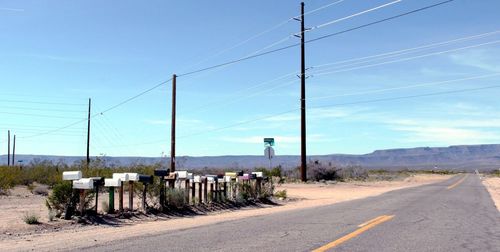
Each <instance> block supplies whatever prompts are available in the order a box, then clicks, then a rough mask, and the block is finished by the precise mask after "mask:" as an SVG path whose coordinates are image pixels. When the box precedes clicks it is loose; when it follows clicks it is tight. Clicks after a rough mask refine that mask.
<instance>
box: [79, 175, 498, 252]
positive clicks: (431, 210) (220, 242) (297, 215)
mask: <svg viewBox="0 0 500 252" xmlns="http://www.w3.org/2000/svg"><path fill="white" fill-rule="evenodd" d="M166 225H168V224H167V223H166ZM83 250H85V251H117V250H118V251H124V250H127V251H184V252H185V251H287V252H290V251H313V250H315V251H500V213H499V212H498V210H497V209H496V207H495V206H494V203H493V201H492V200H491V198H490V196H489V194H488V192H487V191H486V189H485V188H484V186H483V185H482V183H481V181H480V178H479V176H478V175H476V174H467V175H465V174H464V175H457V176H454V177H453V178H451V179H449V180H447V181H444V182H440V183H436V184H431V185H425V186H420V187H415V188H409V189H402V190H397V191H392V192H389V193H385V194H383V195H380V196H376V197H369V198H365V199H360V200H354V201H349V202H344V203H338V204H335V205H329V206H324V207H317V208H312V209H305V210H304V209H303V210H297V211H290V212H284V213H283V212H282V213H278V214H270V215H265V216H259V217H253V218H246V219H241V220H237V221H227V222H222V223H218V224H215V225H209V226H201V227H198V228H191V229H185V230H177V231H171V232H165V233H162V234H159V235H156V236H149V237H140V238H136V239H134V240H121V241H116V242H113V243H109V244H105V245H100V246H97V247H88V248H85V249H83Z"/></svg>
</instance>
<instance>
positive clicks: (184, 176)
mask: <svg viewBox="0 0 500 252" xmlns="http://www.w3.org/2000/svg"><path fill="white" fill-rule="evenodd" d="M175 173H176V174H177V178H178V179H187V178H188V172H187V171H176V172H175Z"/></svg>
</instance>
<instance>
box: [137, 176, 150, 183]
mask: <svg viewBox="0 0 500 252" xmlns="http://www.w3.org/2000/svg"><path fill="white" fill-rule="evenodd" d="M139 182H141V183H143V184H153V176H148V175H139Z"/></svg>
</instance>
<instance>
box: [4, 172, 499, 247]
mask: <svg viewBox="0 0 500 252" xmlns="http://www.w3.org/2000/svg"><path fill="white" fill-rule="evenodd" d="M450 177H451V176H450V175H430V174H419V175H412V176H410V177H407V178H405V179H403V180H399V181H375V182H339V183H328V182H326V183H308V184H283V185H280V186H278V187H277V188H276V190H286V191H287V195H288V198H287V199H285V200H277V202H278V203H279V204H278V206H274V205H260V206H253V207H246V208H243V209H238V210H234V209H226V210H220V211H215V212H210V213H207V214H203V215H195V216H189V217H172V216H167V217H161V216H160V217H151V216H147V217H146V218H135V219H134V218H131V219H130V220H126V221H125V222H120V223H119V224H118V225H107V224H104V225H103V224H100V225H83V224H78V223H76V222H75V221H65V220H60V219H56V220H55V221H49V220H48V211H47V208H46V207H45V204H44V202H45V197H44V196H40V195H33V194H32V193H30V192H29V191H28V190H27V189H26V188H25V187H16V188H14V189H13V190H11V192H10V195H9V196H1V197H0V205H1V206H2V210H1V211H0V244H1V245H2V247H4V248H8V249H11V250H25V249H26V250H29V249H35V248H36V249H37V250H52V249H69V248H75V247H81V246H88V244H96V243H105V242H107V241H112V240H116V239H123V238H128V237H134V236H138V235H144V234H157V233H161V232H164V231H167V230H176V229H186V228H193V227H197V226H202V225H208V224H213V223H218V222H223V221H229V220H235V219H240V218H249V217H256V216H261V215H266V214H271V213H279V212H283V213H285V212H286V211H290V210H296V209H303V208H311V207H317V206H323V205H329V204H335V203H338V202H343V201H349V200H354V199H360V198H365V197H370V196H377V195H380V194H383V193H385V192H389V191H393V190H397V189H402V188H408V187H414V186H419V185H424V184H429V183H434V182H439V181H443V180H445V179H448V178H450ZM499 182H500V180H491V181H489V183H490V184H492V185H496V186H499ZM124 198H125V200H126V199H127V197H124ZM106 200H107V198H106V196H105V195H101V196H100V200H99V201H106ZM136 202H139V201H136ZM124 205H127V203H126V202H125V204H124ZM134 205H135V204H134ZM25 212H32V213H36V214H38V215H39V216H40V217H41V219H40V220H41V222H42V224H39V225H27V224H25V223H24V222H23V220H22V217H23V215H24V214H25ZM75 235H78V239H77V240H76V241H75V242H72V243H60V242H59V241H64V240H67V239H71V238H72V237H75ZM49 237H50V239H47V238H49Z"/></svg>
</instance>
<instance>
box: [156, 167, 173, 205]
mask: <svg viewBox="0 0 500 252" xmlns="http://www.w3.org/2000/svg"><path fill="white" fill-rule="evenodd" d="M169 174H170V171H169V170H160V169H156V170H155V171H154V175H155V176H157V177H160V212H163V207H164V206H165V176H168V175H169Z"/></svg>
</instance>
